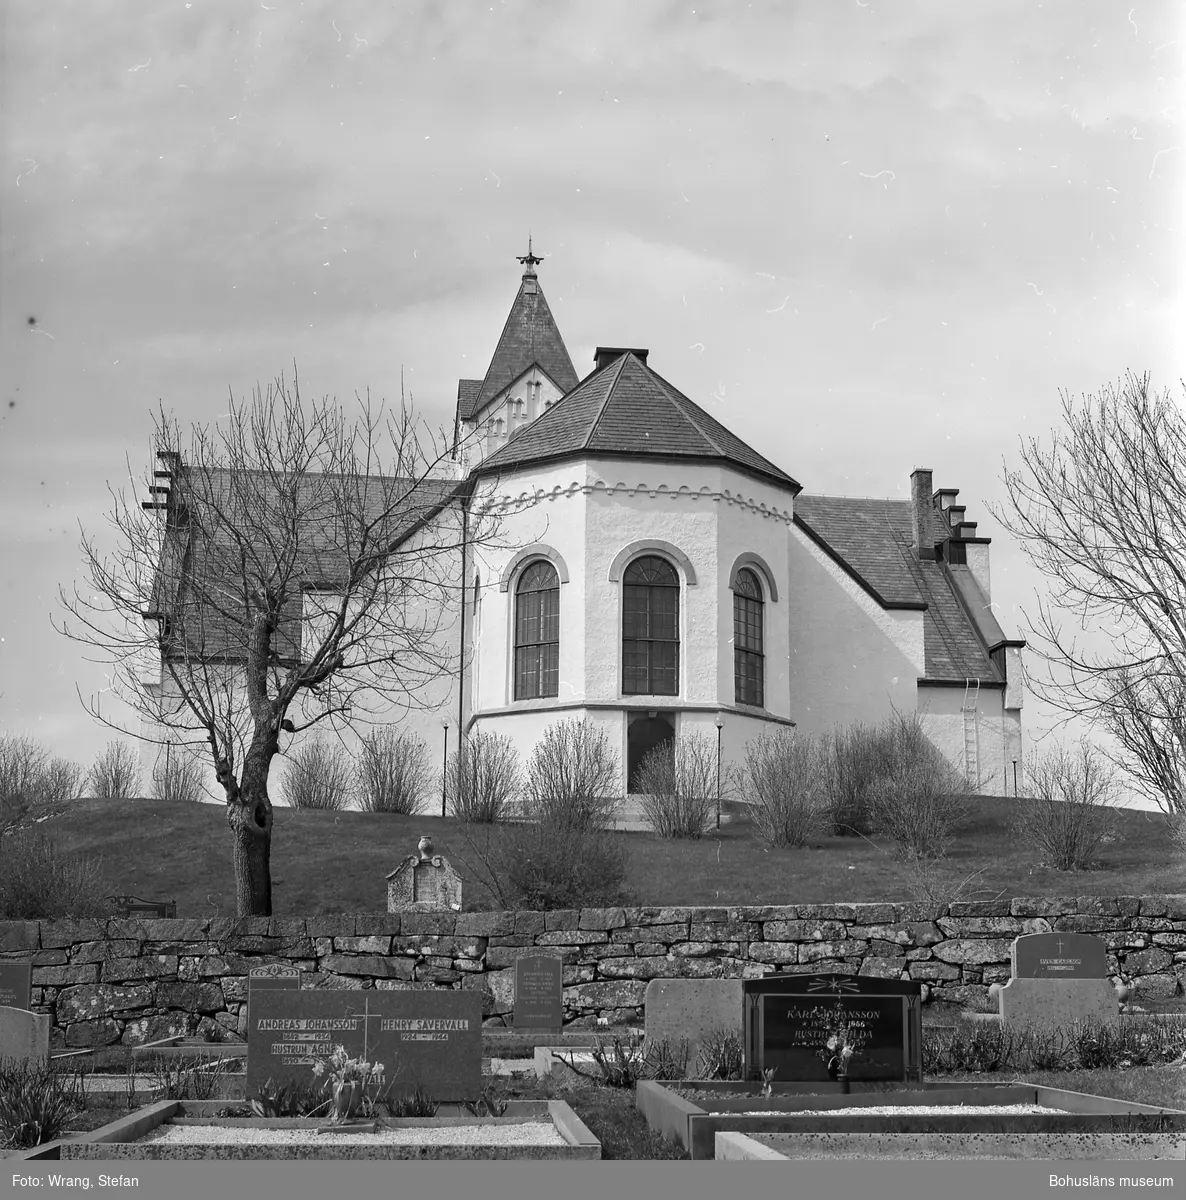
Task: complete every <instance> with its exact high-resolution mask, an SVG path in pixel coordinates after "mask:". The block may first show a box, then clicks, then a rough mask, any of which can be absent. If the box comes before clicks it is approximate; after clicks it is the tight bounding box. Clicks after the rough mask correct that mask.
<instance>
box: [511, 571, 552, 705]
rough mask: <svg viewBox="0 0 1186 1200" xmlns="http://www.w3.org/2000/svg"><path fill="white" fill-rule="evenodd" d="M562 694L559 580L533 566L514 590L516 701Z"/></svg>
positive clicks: (523, 575)
mask: <svg viewBox="0 0 1186 1200" xmlns="http://www.w3.org/2000/svg"><path fill="white" fill-rule="evenodd" d="M559 693H560V577H559V576H558V575H557V574H556V568H555V567H553V566H552V564H551V563H549V562H542V561H537V562H533V563H532V564H531V565H530V566H529V567H528V568H527V569H526V570H525V571H524V572H523V574H522V575H520V576H519V586H518V587H517V588H516V589H515V699H516V700H535V699H538V698H539V697H541V696H556V695H559Z"/></svg>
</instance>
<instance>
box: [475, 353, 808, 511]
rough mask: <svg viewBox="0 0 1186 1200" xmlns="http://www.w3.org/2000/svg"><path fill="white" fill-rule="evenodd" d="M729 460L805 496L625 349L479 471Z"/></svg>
mask: <svg viewBox="0 0 1186 1200" xmlns="http://www.w3.org/2000/svg"><path fill="white" fill-rule="evenodd" d="M578 454H589V455H597V454H603V455H606V456H609V457H617V456H623V455H626V456H636V455H637V456H639V457H647V458H668V459H670V458H676V459H681V458H686V459H693V460H698V461H716V462H725V463H728V464H729V465H730V466H733V467H739V468H741V469H742V470H744V471H746V472H747V473H749V474H751V475H759V476H761V477H762V478H764V479H767V480H769V481H771V482H773V483H776V484H779V485H781V486H783V487H786V488H790V489H791V490H792V491H794V492H798V490H799V485H798V484H797V483H796V482H795V481H794V480H793V479H792V478H791V477H790V476H789V475H788V474H787V473H786V472H785V471H783V470H781V469H780V468H779V467H776V466H775V465H774V464H773V463H772V462H770V461H769V460H768V459H765V458H763V457H762V456H761V455H760V454H759V453H758V452H757V451H756V450H754V449H752V448H751V447H750V446H747V445H746V444H745V442H743V441H742V440H741V439H740V438H739V437H737V435H736V434H734V433H731V432H730V431H729V430H728V429H726V428H725V426H724V425H722V424H721V423H720V422H719V421H718V420H716V418H715V417H711V416H709V414H708V413H706V412H705V411H704V409H702V408H700V407H699V405H697V404H694V403H693V402H692V401H691V400H689V399H688V397H687V396H685V395H684V394H683V393H682V392H681V391H679V389H678V388H676V387H674V386H673V385H672V384H670V383H668V382H667V380H665V379H664V378H663V377H662V376H661V375H659V374H658V373H656V372H655V371H652V370H651V368H650V367H648V366H647V365H646V364H645V362H643V361H642V359H641V358H640V357H639V355H638V354H635V353H633V352H629V351H628V352H626V353H623V354H621V355H619V356H618V357H617V358H615V359H614V360H613V361H612V362H610V363H608V364H607V365H605V366H603V367H601V369H600V370H597V371H594V372H593V374H592V375H590V376H589V377H588V378H586V379H585V380H584V381H583V382H582V383H580V384H579V385H578V386H577V387H576V388H574V389H573V390H572V391H571V392H569V393H568V395H566V396H565V397H564V398H563V399H561V400H560V401H558V402H557V403H556V404H553V405H552V407H551V408H549V409H548V410H547V411H545V412H543V413H541V414H540V416H538V417H537V418H536V419H535V420H534V421H532V422H531V424H530V425H527V426H524V427H523V428H522V429H521V430H519V431H517V432H516V434H515V436H514V437H513V438H512V439H511V440H510V441H508V442H507V444H506V445H505V446H502V447H500V448H499V449H498V450H496V451H495V452H494V453H493V454H492V455H490V457H489V458H487V459H485V461H483V462H482V463H481V464H480V465H479V467H478V468H477V470H478V471H480V472H483V473H484V472H486V471H490V470H499V469H506V468H508V467H511V466H521V465H525V464H528V463H534V462H546V461H548V460H550V459H557V458H569V457H572V456H573V455H578Z"/></svg>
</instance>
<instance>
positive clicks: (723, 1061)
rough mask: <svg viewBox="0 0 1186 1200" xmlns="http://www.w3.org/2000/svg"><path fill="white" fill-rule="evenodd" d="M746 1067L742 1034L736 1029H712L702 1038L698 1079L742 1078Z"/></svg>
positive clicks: (697, 1062)
mask: <svg viewBox="0 0 1186 1200" xmlns="http://www.w3.org/2000/svg"><path fill="white" fill-rule="evenodd" d="M744 1067H745V1053H744V1048H743V1047H742V1044H741V1036H740V1034H738V1033H737V1031H736V1030H734V1029H726V1028H723V1027H722V1028H719V1029H710V1030H709V1031H708V1032H707V1033H706V1034H705V1035H704V1037H702V1038H701V1039H700V1052H699V1054H698V1055H697V1056H696V1078H697V1079H740V1078H741V1075H742V1071H743V1069H744Z"/></svg>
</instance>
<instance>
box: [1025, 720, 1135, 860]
mask: <svg viewBox="0 0 1186 1200" xmlns="http://www.w3.org/2000/svg"><path fill="white" fill-rule="evenodd" d="M1026 777H1027V780H1028V786H1027V787H1026V795H1025V796H1023V797H1021V798H1020V799H1019V800H1018V802H1017V807H1018V816H1017V833H1018V837H1019V839H1020V841H1021V843H1022V844H1023V845H1029V846H1034V847H1036V848H1037V849H1038V850H1039V851H1040V852H1041V854H1042V861H1043V862H1044V863H1045V864H1046V865H1047V866H1049V867H1053V868H1054V869H1055V870H1056V871H1072V870H1079V871H1082V870H1086V869H1087V868H1088V867H1089V866H1090V865H1091V863H1092V859H1093V857H1094V855H1095V853H1096V851H1097V850H1098V849H1099V847H1100V845H1101V843H1103V842H1104V841H1105V839H1107V838H1108V837H1109V835H1110V834H1111V833H1112V831H1113V829H1114V828H1115V822H1116V810H1115V808H1114V805H1115V802H1116V800H1117V798H1118V794H1119V789H1118V787H1117V783H1116V775H1115V772H1114V771H1113V770H1112V768H1111V766H1110V765H1109V764H1108V761H1107V759H1105V758H1104V756H1103V755H1102V754H1101V753H1100V752H1099V751H1098V750H1096V749H1095V748H1094V747H1093V746H1092V745H1091V744H1090V743H1089V742H1087V741H1086V740H1084V741H1081V742H1080V743H1079V744H1078V745H1077V746H1076V747H1075V748H1074V749H1073V750H1072V749H1067V748H1065V747H1062V748H1059V749H1057V750H1052V751H1051V752H1050V753H1048V754H1046V755H1045V756H1044V757H1043V758H1041V759H1040V760H1039V761H1038V762H1037V763H1036V764H1034V765H1033V766H1031V767H1030V768H1029V770H1028V771H1027V772H1026Z"/></svg>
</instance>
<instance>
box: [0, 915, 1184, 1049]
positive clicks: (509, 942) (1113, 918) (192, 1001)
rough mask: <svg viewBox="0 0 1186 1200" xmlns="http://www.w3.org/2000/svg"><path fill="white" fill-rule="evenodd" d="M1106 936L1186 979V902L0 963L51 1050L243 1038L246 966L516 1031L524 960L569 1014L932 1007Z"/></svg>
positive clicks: (687, 918)
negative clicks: (795, 991)
mask: <svg viewBox="0 0 1186 1200" xmlns="http://www.w3.org/2000/svg"><path fill="white" fill-rule="evenodd" d="M1048 931H1066V932H1073V933H1093V934H1096V935H1097V936H1099V937H1101V938H1103V939H1104V941H1105V943H1106V944H1107V948H1108V972H1109V974H1113V975H1114V974H1118V973H1122V974H1123V975H1124V976H1125V977H1126V978H1127V979H1129V980H1131V981H1133V983H1134V985H1135V995H1134V1001H1135V1002H1136V1003H1137V1004H1140V1003H1141V1002H1142V1001H1143V1000H1151V999H1156V998H1160V997H1168V996H1172V995H1175V994H1177V993H1178V992H1180V991H1181V990H1182V987H1183V982H1184V981H1186V895H1175V896H1142V897H1137V896H1118V897H1102V896H1101V897H1079V898H1074V897H1061V898H1047V899H1023V898H1018V899H1014V900H1011V901H1010V900H1002V901H999V902H996V901H990V902H969V903H956V904H951V905H950V906H948V907H947V908H945V909H941V910H934V909H928V908H926V907H924V906H921V905H917V904H888V903H886V904H799V905H787V906H782V907H775V906H741V907H728V908H723V907H722V908H659V907H655V908H604V909H600V908H599V909H580V910H570V911H564V912H549V913H542V912H491V913H483V912H471V913H426V912H404V913H381V914H359V915H355V916H349V915H342V916H337V915H335V916H323V917H307V918H305V917H270V918H269V917H247V918H242V919H240V920H234V919H224V918H213V919H207V918H201V919H192V920H191V919H181V920H142V919H136V918H114V919H110V920H77V921H72V920H62V921H8V922H0V961H3V960H9V961H11V960H18V961H30V962H31V963H32V967H33V991H32V1007H33V1009H34V1011H36V1012H43V1013H48V1014H49V1015H50V1016H51V1017H52V1021H53V1025H52V1029H53V1033H52V1043H51V1044H52V1045H53V1046H54V1047H59V1048H60V1047H85V1046H97V1045H108V1044H111V1043H117V1042H118V1043H123V1044H126V1045H138V1044H141V1043H144V1042H151V1041H156V1040H157V1039H160V1038H164V1037H169V1036H173V1035H177V1034H191V1035H192V1034H198V1035H202V1034H208V1035H209V1036H211V1037H213V1038H218V1037H229V1038H232V1039H233V1038H236V1037H238V1036H241V1035H242V1033H243V1031H244V1030H245V1028H246V1011H245V1009H246V1000H247V979H248V972H249V971H250V970H251V969H252V968H254V967H259V966H262V965H264V964H267V963H284V964H291V965H293V966H295V967H296V968H297V969H298V970H300V971H301V972H302V985H303V986H307V987H330V988H371V987H373V988H379V989H399V988H409V987H442V988H477V989H479V990H481V991H482V992H483V993H484V994H485V1005H484V1011H485V1013H486V1016H487V1021H488V1023H489V1024H493V1025H499V1024H503V1023H504V1022H505V1023H506V1024H509V1023H510V1017H511V1010H512V1004H513V990H514V974H515V960H516V959H517V958H519V957H520V956H522V955H525V954H531V953H535V952H538V951H539V950H540V949H544V948H546V949H547V950H548V951H549V952H550V953H555V954H558V955H560V956H561V958H562V959H563V964H564V966H563V980H564V1009H565V1021H566V1022H567V1023H569V1024H574V1025H576V1026H582V1025H587V1026H595V1025H596V1024H597V1023H598V1022H599V1021H608V1022H609V1023H611V1024H619V1023H640V1022H641V1019H642V1003H643V993H644V992H645V990H646V985H647V982H648V981H649V980H651V979H656V978H665V977H683V978H712V977H734V978H738V977H739V978H755V977H758V976H762V975H766V974H770V973H772V972H775V971H781V972H786V973H791V974H802V973H804V972H816V971H836V972H841V973H847V974H856V975H872V976H877V977H881V978H886V979H917V980H921V981H922V982H923V983H925V984H926V985H927V991H928V1000H929V1001H930V1002H940V1001H945V1002H952V1003H957V1004H965V1003H969V1002H976V1001H978V1000H980V999H982V998H984V997H986V996H987V989H988V987H989V985H990V984H993V983H998V982H1004V981H1005V980H1007V979H1008V978H1009V950H1010V945H1011V943H1012V941H1013V939H1014V938H1015V937H1017V936H1018V935H1020V934H1026V933H1041V932H1048Z"/></svg>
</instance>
